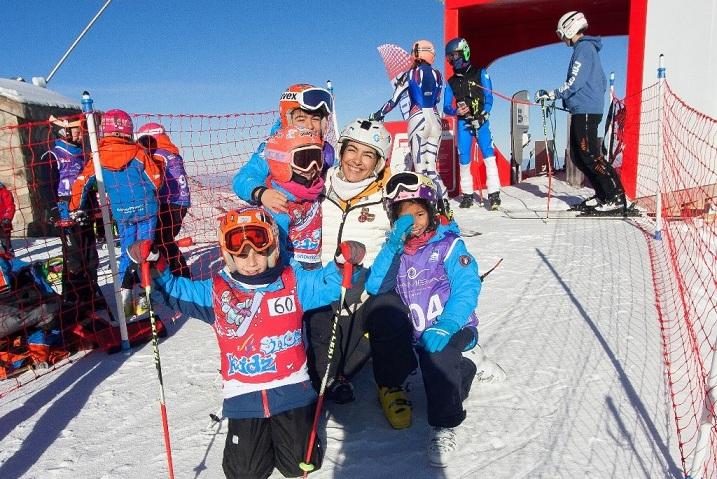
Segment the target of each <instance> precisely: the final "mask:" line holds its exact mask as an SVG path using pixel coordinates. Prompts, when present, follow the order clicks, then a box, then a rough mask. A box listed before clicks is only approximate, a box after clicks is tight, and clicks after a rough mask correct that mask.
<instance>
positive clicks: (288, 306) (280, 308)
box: [267, 296, 296, 316]
mask: <svg viewBox="0 0 717 479" xmlns="http://www.w3.org/2000/svg"><path fill="white" fill-rule="evenodd" d="M267 303H268V305H269V316H280V315H282V314H287V313H293V312H295V311H296V303H295V302H294V297H293V296H281V297H280V298H272V299H270V300H269V301H267Z"/></svg>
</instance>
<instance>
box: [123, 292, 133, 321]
mask: <svg viewBox="0 0 717 479" xmlns="http://www.w3.org/2000/svg"><path fill="white" fill-rule="evenodd" d="M120 297H121V299H122V310H123V311H124V317H125V319H129V318H131V317H132V316H134V295H133V294H132V290H131V289H128V288H122V289H121V290H120Z"/></svg>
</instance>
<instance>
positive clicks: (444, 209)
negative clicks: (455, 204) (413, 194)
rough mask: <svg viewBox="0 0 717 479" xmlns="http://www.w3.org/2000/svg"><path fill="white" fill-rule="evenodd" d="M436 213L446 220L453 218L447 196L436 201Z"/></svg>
mask: <svg viewBox="0 0 717 479" xmlns="http://www.w3.org/2000/svg"><path fill="white" fill-rule="evenodd" d="M438 214H440V215H443V216H444V217H445V218H446V219H447V220H448V221H451V220H452V219H453V210H452V209H451V204H450V202H449V201H448V198H446V199H444V200H439V201H438Z"/></svg>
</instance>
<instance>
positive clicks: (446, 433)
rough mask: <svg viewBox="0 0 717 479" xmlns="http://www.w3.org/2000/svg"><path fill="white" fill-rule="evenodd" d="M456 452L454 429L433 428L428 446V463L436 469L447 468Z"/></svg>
mask: <svg viewBox="0 0 717 479" xmlns="http://www.w3.org/2000/svg"><path fill="white" fill-rule="evenodd" d="M455 451H456V431H455V429H454V428H452V427H433V428H432V431H431V442H430V443H429V445H428V462H429V464H430V465H431V466H434V467H447V466H448V465H449V464H450V462H451V459H452V457H453V453H454V452H455Z"/></svg>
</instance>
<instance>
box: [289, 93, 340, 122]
mask: <svg viewBox="0 0 717 479" xmlns="http://www.w3.org/2000/svg"><path fill="white" fill-rule="evenodd" d="M297 108H301V109H303V110H307V111H321V112H323V113H324V114H325V115H329V114H330V113H333V111H334V99H333V97H332V96H331V93H329V92H328V90H325V89H323V88H319V87H315V86H314V85H309V84H308V83H299V84H296V85H291V86H290V87H289V88H287V89H286V91H285V92H284V93H283V94H282V95H281V98H279V114H280V115H281V121H282V124H284V123H285V122H286V121H287V115H288V114H289V113H290V112H291V111H293V110H295V109H297Z"/></svg>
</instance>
